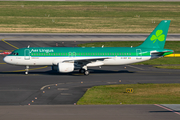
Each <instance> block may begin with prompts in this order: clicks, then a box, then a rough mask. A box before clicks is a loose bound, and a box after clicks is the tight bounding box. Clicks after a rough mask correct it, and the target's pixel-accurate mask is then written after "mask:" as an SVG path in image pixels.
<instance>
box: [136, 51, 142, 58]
mask: <svg viewBox="0 0 180 120" xmlns="http://www.w3.org/2000/svg"><path fill="white" fill-rule="evenodd" d="M136 59H142V51H141V49H136Z"/></svg>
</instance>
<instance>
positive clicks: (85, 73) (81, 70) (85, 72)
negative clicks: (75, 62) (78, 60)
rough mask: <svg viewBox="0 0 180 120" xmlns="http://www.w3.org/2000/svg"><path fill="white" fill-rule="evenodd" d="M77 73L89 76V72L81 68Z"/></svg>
mask: <svg viewBox="0 0 180 120" xmlns="http://www.w3.org/2000/svg"><path fill="white" fill-rule="evenodd" d="M79 72H80V73H84V75H89V71H88V70H86V69H83V68H81V69H80V70H79Z"/></svg>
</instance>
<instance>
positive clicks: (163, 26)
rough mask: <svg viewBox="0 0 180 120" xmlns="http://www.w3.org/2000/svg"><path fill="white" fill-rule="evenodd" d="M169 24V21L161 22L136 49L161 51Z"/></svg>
mask: <svg viewBox="0 0 180 120" xmlns="http://www.w3.org/2000/svg"><path fill="white" fill-rule="evenodd" d="M170 22H171V21H170V20H162V21H161V22H160V23H159V25H158V26H157V27H156V28H155V29H154V30H153V32H152V33H151V34H150V35H149V36H148V37H147V38H146V40H145V41H144V42H143V43H142V44H141V45H140V46H138V47H141V48H159V49H163V48H164V45H165V42H166V37H167V33H168V29H169V25H170Z"/></svg>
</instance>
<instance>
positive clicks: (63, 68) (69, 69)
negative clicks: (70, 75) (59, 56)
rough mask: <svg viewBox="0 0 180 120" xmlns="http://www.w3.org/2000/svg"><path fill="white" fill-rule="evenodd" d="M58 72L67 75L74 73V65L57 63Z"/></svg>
mask: <svg viewBox="0 0 180 120" xmlns="http://www.w3.org/2000/svg"><path fill="white" fill-rule="evenodd" d="M57 71H58V72H62V73H67V72H72V71H74V63H58V69H57Z"/></svg>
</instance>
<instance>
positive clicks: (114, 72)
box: [0, 69, 135, 76]
mask: <svg viewBox="0 0 180 120" xmlns="http://www.w3.org/2000/svg"><path fill="white" fill-rule="evenodd" d="M89 72H90V75H91V74H119V73H135V72H132V71H128V70H119V71H111V70H92V69H89ZM32 74H33V75H71V76H84V74H83V73H79V71H74V72H70V73H58V72H56V71H52V70H49V71H45V72H44V71H42V72H41V71H37V72H35V71H29V75H32ZM0 75H25V73H24V72H0Z"/></svg>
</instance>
